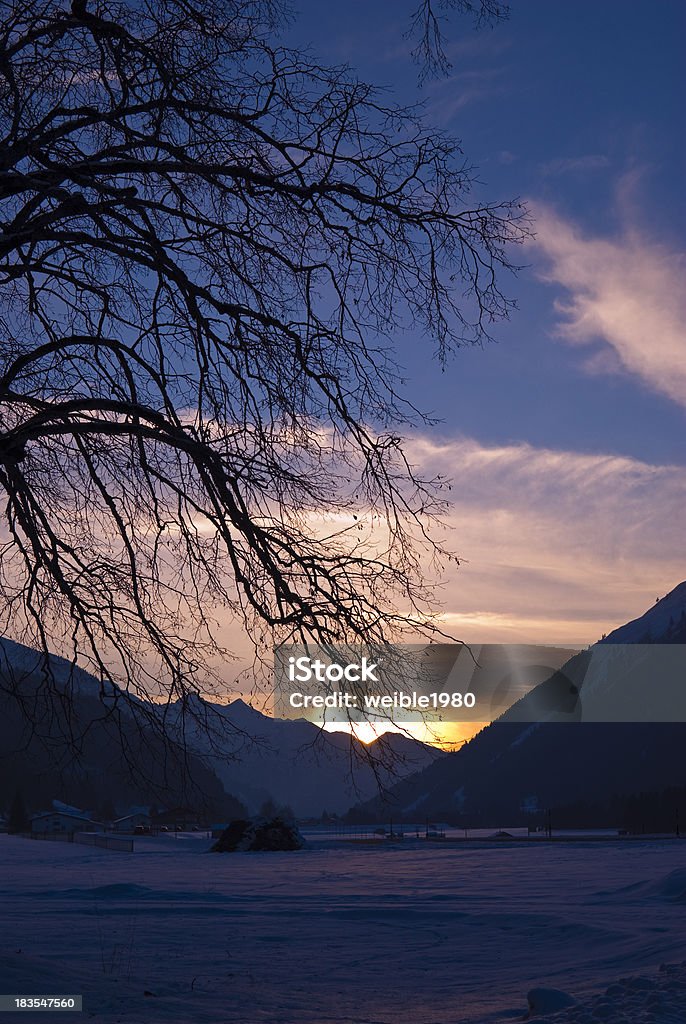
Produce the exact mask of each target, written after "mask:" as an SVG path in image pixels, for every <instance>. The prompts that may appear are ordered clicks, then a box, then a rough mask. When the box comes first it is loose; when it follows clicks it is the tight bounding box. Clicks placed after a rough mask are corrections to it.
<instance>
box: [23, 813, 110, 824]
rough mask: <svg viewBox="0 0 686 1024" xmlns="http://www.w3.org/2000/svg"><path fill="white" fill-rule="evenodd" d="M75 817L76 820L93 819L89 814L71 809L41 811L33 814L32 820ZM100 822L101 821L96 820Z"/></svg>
mask: <svg viewBox="0 0 686 1024" xmlns="http://www.w3.org/2000/svg"><path fill="white" fill-rule="evenodd" d="M54 817H60V818H73V819H74V821H93V819H92V818H89V816H88V815H87V814H72V813H71V812H69V811H40V812H39V813H38V814H32V815H31V817H30V821H38V819H39V818H54ZM96 824H100V822H96Z"/></svg>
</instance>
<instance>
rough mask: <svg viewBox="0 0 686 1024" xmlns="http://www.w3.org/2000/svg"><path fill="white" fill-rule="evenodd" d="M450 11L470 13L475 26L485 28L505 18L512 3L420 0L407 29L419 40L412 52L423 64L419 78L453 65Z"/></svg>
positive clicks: (447, 68)
mask: <svg viewBox="0 0 686 1024" xmlns="http://www.w3.org/2000/svg"><path fill="white" fill-rule="evenodd" d="M450 11H458V12H460V13H462V14H471V15H472V17H473V19H474V25H475V27H476V28H482V27H484V26H493V25H494V24H496V23H497V22H500V21H504V20H506V19H507V18H508V16H509V5H508V4H505V3H501V2H500V0H420V2H419V4H418V6H417V7H416V8H415V10H414V11H413V12H412V17H411V21H410V28H409V30H408V33H407V35H408V37H409V38H410V39H413V40H415V41H416V42H415V47H414V50H413V51H412V56H413V57H414V59H415V61H416V62H417V63H418V64H419V67H420V81H423V80H425V79H426V78H430V77H433V76H438V75H445V74H447V73H448V72H449V71H450V68H451V67H452V64H451V61H450V59H449V57H448V55H447V53H446V48H445V38H444V35H445V22H446V21H447V18H448V15H449V13H450Z"/></svg>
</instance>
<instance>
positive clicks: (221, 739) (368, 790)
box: [167, 699, 444, 817]
mask: <svg viewBox="0 0 686 1024" xmlns="http://www.w3.org/2000/svg"><path fill="white" fill-rule="evenodd" d="M197 703H198V704H201V705H203V710H204V714H202V715H198V713H197V712H198V708H197V707H196V709H195V714H194V715H193V717H192V718H191V719H190V720H189V719H188V718H186V721H185V729H186V733H187V736H188V740H189V743H190V744H191V746H192V747H193V748H194V749H196V750H197V751H198V752H200V753H201V754H202V755H203V758H204V761H205V763H207V764H208V765H209V766H211V767H212V769H213V770H214V771H215V772H216V774H217V775H218V777H219V778H220V779H221V780H222V782H223V783H224V785H225V787H226V788H227V789H228V790H230V792H232V793H233V794H235V795H236V796H237V797H239V798H240V799H241V800H242V801H243V802H244V803H245V804H246V805H247V806H248V808H249V809H250V810H252V811H256V810H258V808H259V806H260V804H261V803H262V802H264V801H265V800H268V799H270V800H272V801H274V802H275V803H277V804H286V805H288V806H289V807H291V808H292V809H293V811H294V812H295V814H296V815H298V816H300V817H307V816H315V815H316V816H319V815H320V814H321V813H322V812H323V811H324V810H326V811H327V812H328V813H336V814H341V813H343V812H344V811H346V810H347V809H348V808H349V807H350V806H351V804H353V803H356V802H357V801H359V800H365V799H369V798H371V797H372V796H374V795H376V794H377V793H378V790H379V785H381V786H391V785H392V784H393V783H394V782H395V781H396V780H397V779H398V777H402V776H405V775H409V774H412V773H413V772H416V771H419V770H421V769H422V768H425V767H426V766H427V765H429V764H432V763H433V762H434V761H435V760H437V759H439V758H441V757H443V756H444V755H443V753H442V752H441V751H439V750H437V749H436V748H435V747H430V746H428V745H426V744H424V743H420V742H419V741H418V740H415V739H412V738H411V737H409V736H406V735H403V734H402V733H390V732H389V733H386V734H385V736H383V737H381V738H379V739H378V740H376V741H375V742H374V743H372V744H369V745H365V744H363V743H361V742H360V741H358V740H356V739H353V738H351V737H350V736H349V735H348V733H345V732H324V731H322V730H321V729H320V728H319V727H318V726H317V725H314V724H313V723H312V722H308V721H306V720H305V719H298V720H295V721H292V720H285V719H277V718H271V717H270V716H268V715H264V714H262V713H261V712H260V711H258V710H257V709H256V708H253V707H251V706H250V705H249V704H246V703H245V702H244V701H242V700H240V699H239V700H235V701H233V702H232V703H231V704H227V705H217V704H212V703H209V702H204V701H200V700H199V699H198V700H197ZM179 711H180V708H179V707H178V705H177V712H179ZM167 716H168V718H169V721H170V723H171V722H173V720H174V708H173V707H172V708H171V709H169V710H168V711H167ZM197 718H203V719H204V722H203V724H204V726H205V728H204V729H203V730H199V729H197V728H195V727H194V725H193V722H194V721H195V720H196V719H197ZM189 729H190V731H189ZM213 747H214V749H213Z"/></svg>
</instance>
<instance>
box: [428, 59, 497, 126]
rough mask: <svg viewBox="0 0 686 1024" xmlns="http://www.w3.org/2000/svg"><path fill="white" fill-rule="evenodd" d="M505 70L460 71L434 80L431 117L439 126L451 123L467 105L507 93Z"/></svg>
mask: <svg viewBox="0 0 686 1024" xmlns="http://www.w3.org/2000/svg"><path fill="white" fill-rule="evenodd" d="M505 71H506V68H504V67H495V68H484V69H481V70H473V71H460V72H458V73H457V74H453V75H449V76H448V77H447V78H441V79H438V80H436V81H433V82H431V83H430V85H429V86H428V87H427V94H428V95H427V98H428V102H427V106H426V116H427V120H428V121H430V122H431V123H432V124H435V125H442V126H443V125H448V124H450V122H451V121H452V119H453V118H454V116H455V114H457V113H458V112H459V111H460V110H462V109H463V108H464V107H467V106H470V105H471V104H472V103H478V102H481V101H482V100H485V99H489V98H491V97H493V96H497V95H499V94H502V93H504V92H505V91H506V85H505V82H504V80H503V76H504V74H505Z"/></svg>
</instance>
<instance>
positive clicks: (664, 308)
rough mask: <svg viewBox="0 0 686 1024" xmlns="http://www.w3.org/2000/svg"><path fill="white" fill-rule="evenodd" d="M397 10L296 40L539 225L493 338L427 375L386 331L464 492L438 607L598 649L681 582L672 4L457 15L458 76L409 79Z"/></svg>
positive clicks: (319, 12)
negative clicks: (427, 126)
mask: <svg viewBox="0 0 686 1024" xmlns="http://www.w3.org/2000/svg"><path fill="white" fill-rule="evenodd" d="M412 9H413V4H412V0H409V2H408V3H404V2H400V0H394V2H389V0H365V2H361V0H348V2H347V3H345V4H321V3H317V2H314V0H300V2H299V3H298V4H297V5H296V11H297V17H296V21H295V22H294V24H293V26H292V28H291V29H290V30H289V33H288V35H287V41H289V42H290V41H292V42H294V43H296V44H298V45H302V44H303V43H309V44H310V45H311V48H312V52H313V54H314V55H316V56H317V57H318V58H319V59H321V60H323V61H325V62H330V63H342V62H345V63H348V64H349V65H350V66H351V67H352V68H353V69H354V70H355V72H356V73H357V74H358V75H359V77H360V78H362V79H364V80H367V81H370V82H373V83H375V84H378V85H379V86H383V87H386V88H387V89H388V92H389V96H390V97H391V98H393V99H395V100H397V101H398V102H401V103H402V102H416V101H418V100H419V101H422V102H423V103H424V104H425V111H426V113H425V116H426V121H427V123H433V124H435V125H437V127H439V128H440V129H443V130H447V131H448V132H450V133H451V134H452V135H454V136H455V137H457V138H459V139H461V140H462V145H463V149H464V153H465V155H466V157H467V158H468V159H469V161H470V162H472V163H473V164H475V165H476V166H477V167H478V177H479V179H480V181H481V183H482V184H481V186H480V189H479V195H481V196H482V197H483V198H486V199H489V200H494V199H499V198H503V199H507V198H512V197H514V196H522V197H524V198H525V199H526V200H527V202H528V203H529V204H530V207H531V210H532V212H533V214H534V219H535V224H534V230H535V232H536V239H535V241H534V242H533V243H532V244H531V245H529V246H527V247H526V249H525V250H524V251H522V252H520V253H517V257H516V258H517V260H518V261H519V262H521V263H524V264H526V267H525V269H524V270H522V272H521V273H520V275H519V277H518V278H516V279H512V280H509V281H507V282H505V284H506V288H507V290H508V292H509V294H510V295H511V296H512V297H514V298H516V299H517V300H518V303H519V307H520V308H519V310H518V311H517V312H515V313H514V314H513V316H512V319H511V321H510V322H509V323H504V324H502V325H500V326H499V327H498V328H497V329H496V332H495V333H496V336H497V343H496V344H489V345H486V346H485V347H484V348H464V349H461V350H459V351H458V352H457V354H456V355H455V357H454V359H453V360H452V362H451V363H450V365H449V366H448V368H447V369H446V371H445V372H443V373H442V372H441V370H440V367H439V366H438V365H437V364H436V363H433V362H431V361H429V360H427V358H426V344H425V343H424V342H423V341H422V339H420V338H418V337H415V336H413V335H412V333H410V334H409V335H408V336H406V337H400V338H398V339H396V352H397V358H398V361H399V363H400V364H401V365H402V366H403V367H404V368H405V375H406V377H407V379H408V385H407V388H408V394H409V397H410V398H412V399H413V400H414V401H415V402H416V403H417V404H418V405H419V406H420V407H422V408H423V409H425V410H426V411H429V412H432V413H434V414H435V415H436V416H438V417H439V418H440V420H441V423H440V424H439V425H438V426H437V427H436V428H434V429H432V430H431V431H426V432H424V433H423V434H422V436H420V437H418V438H417V439H416V440H415V441H413V442H412V445H413V447H412V454H414V455H416V458H417V461H418V462H419V463H421V464H422V465H423V466H427V467H429V468H431V469H433V470H436V471H439V470H440V471H441V472H448V473H449V474H450V475H451V476H452V477H453V480H454V482H455V486H454V494H455V505H454V508H453V510H452V512H451V513H450V516H449V519H448V523H447V529H448V532H449V535H450V539H451V541H452V543H453V546H454V547H455V548H456V549H457V550H458V552H459V553H460V554H461V555H463V556H464V558H465V559H466V563H465V565H464V567H463V569H462V570H461V571H460V573H458V574H457V576H455V577H450V578H447V579H446V581H445V586H444V606H445V610H446V615H447V618H448V621H449V623H450V624H451V625H452V626H453V627H454V628H455V629H456V630H457V632H458V633H460V634H461V635H462V637H463V638H464V639H467V640H470V639H473V640H478V639H480V640H485V639H488V640H506V639H511V640H515V639H521V640H542V641H546V642H581V643H584V642H591V641H593V640H595V639H597V637H598V635H599V633H600V632H601V631H605V630H606V629H609V628H612V627H613V626H615V625H618V624H619V623H621V622H622V621H624V620H625V619H628V618H631V617H632V616H634V615H637V614H640V613H641V612H642V611H643V610H644V609H645V607H646V606H647V605H649V604H650V603H651V602H652V601H654V600H655V597H657V596H661V595H662V594H664V593H665V592H667V591H668V590H669V589H671V588H672V587H673V586H674V585H676V583H677V582H679V581H680V580H681V579H683V578H684V577H686V567H685V566H684V564H683V549H684V545H683V536H684V528H685V527H686V515H685V514H684V508H685V507H686V503H685V502H686V446H685V445H684V426H685V418H686V417H685V413H686V341H685V339H684V326H683V325H684V323H685V322H686V289H685V288H684V272H685V270H686V262H685V257H684V249H685V246H684V238H683V228H684V224H686V200H685V198H684V190H683V179H684V163H685V161H684V132H683V114H682V110H681V105H682V101H681V100H680V97H681V95H682V94H683V93H684V86H685V84H686V83H684V75H683V71H682V70H681V68H682V65H683V60H682V55H683V46H684V39H685V38H686V32H685V29H686V5H684V4H683V3H682V2H681V0H660V2H659V3H653V2H649V0H628V2H627V0H602V2H598V0H574V2H573V3H572V2H567V3H562V2H550V0H521V2H517V3H514V4H513V5H512V11H511V17H510V20H509V21H507V22H505V23H501V24H499V25H497V26H496V27H494V28H493V29H485V30H481V31H480V32H475V31H474V30H473V27H472V24H471V22H470V20H469V19H465V18H464V17H458V16H455V15H453V16H452V18H451V21H450V22H449V23H448V24H447V25H446V38H447V52H448V54H449V56H450V58H451V60H452V69H451V71H450V73H449V74H448V75H447V77H445V78H442V79H439V80H436V81H431V82H427V83H426V84H424V85H423V86H420V84H419V81H418V74H417V68H416V66H415V65H414V64H413V63H412V60H411V57H410V54H409V51H410V49H411V44H410V43H409V42H408V41H407V40H406V39H405V38H404V32H405V30H406V29H407V27H408V25H409V18H410V13H411V11H412Z"/></svg>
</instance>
